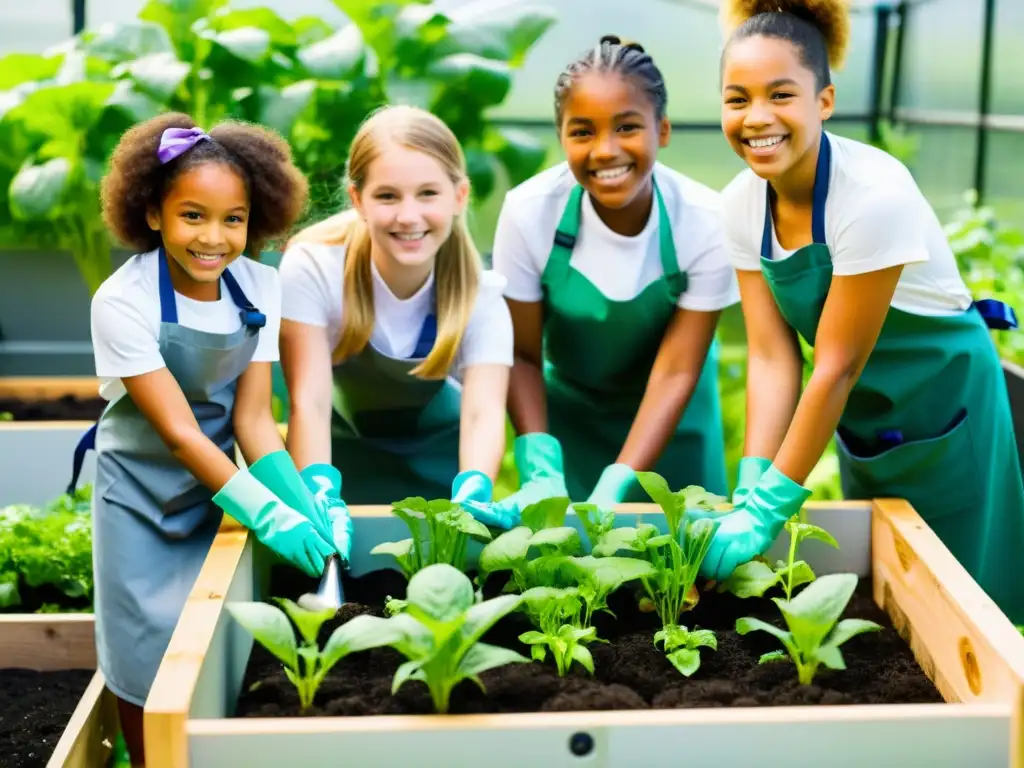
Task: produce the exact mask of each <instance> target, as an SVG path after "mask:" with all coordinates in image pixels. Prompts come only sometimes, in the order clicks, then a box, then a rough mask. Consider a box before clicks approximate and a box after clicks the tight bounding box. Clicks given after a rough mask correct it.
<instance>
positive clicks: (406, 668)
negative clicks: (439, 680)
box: [391, 659, 426, 696]
mask: <svg viewBox="0 0 1024 768" xmlns="http://www.w3.org/2000/svg"><path fill="white" fill-rule="evenodd" d="M425 661H426V659H411V660H410V661H407V662H405V663H404V664H402V665H401V666H400V667H399V668H398V670H397V671H396V672H395V676H394V678H392V680H391V695H392V696H394V695H395V694H396V693H398V689H399V688H401V687H402V686H403V685H405V684H406V683H407V682H408V681H409V680H421V681H423V682H426V675H424V674H423V664H424V662H425Z"/></svg>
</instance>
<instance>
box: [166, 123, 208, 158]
mask: <svg viewBox="0 0 1024 768" xmlns="http://www.w3.org/2000/svg"><path fill="white" fill-rule="evenodd" d="M203 139H207V140H209V141H212V139H211V138H210V136H209V135H208V134H205V133H203V129H202V128H168V129H167V130H166V131H164V132H163V134H162V135H161V136H160V146H159V147H158V148H157V150H156V156H157V157H158V158H159V159H160V163H161V164H163V163H169V162H171V160H173V159H174V158H176V157H178V156H179V155H183V154H184V153H186V152H188V151H189V150H190V149H192V147H194V146H195V145H196V144H198V143H199V142H200V141H202V140H203Z"/></svg>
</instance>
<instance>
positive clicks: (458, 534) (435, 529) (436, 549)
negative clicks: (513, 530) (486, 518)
mask: <svg viewBox="0 0 1024 768" xmlns="http://www.w3.org/2000/svg"><path fill="white" fill-rule="evenodd" d="M391 506H392V508H393V511H394V513H395V515H396V516H398V517H399V518H401V520H402V521H403V522H404V523H405V524H406V526H407V527H408V529H409V533H411V534H412V536H411V537H410V538H408V539H402V540H401V541H389V542H384V543H382V544H378V545H377V546H375V547H374V548H373V549H371V550H370V554H371V555H391V556H392V557H394V558H395V560H396V561H397V563H398V567H399V568H401V569H402V573H404V574H405V576H406V578H411V577H412V576H413V574H415V573H417V572H418V571H420V570H421V569H423V568H425V567H427V566H428V565H433V564H436V563H447V564H448V565H453V566H455V567H456V568H458V569H459V570H464V569H465V565H466V547H467V545H468V544H469V541H470V539H476V540H479V541H488V540H490V538H491V532H490V531H489V530H487V526H485V525H484V524H483V523H481V522H480V521H478V520H476V519H475V518H474V517H473V515H471V514H470V513H469V512H467V511H466V510H464V509H463V508H462V506H461V505H460V504H456V503H454V502H452V501H449V500H447V499H437V500H434V501H427V500H426V499H424V498H422V497H419V496H416V497H412V498H408V499H403V500H402V501H396V502H394V503H393V504H392V505H391Z"/></svg>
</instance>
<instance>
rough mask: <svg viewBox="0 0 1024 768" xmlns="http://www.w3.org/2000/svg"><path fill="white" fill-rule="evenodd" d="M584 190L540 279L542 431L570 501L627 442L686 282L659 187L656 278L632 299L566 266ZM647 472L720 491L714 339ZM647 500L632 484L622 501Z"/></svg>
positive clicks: (573, 198)
mask: <svg viewBox="0 0 1024 768" xmlns="http://www.w3.org/2000/svg"><path fill="white" fill-rule="evenodd" d="M583 194H584V191H583V188H582V187H580V186H577V187H575V188H574V189H573V191H572V193H571V194H570V196H569V201H568V203H567V204H566V207H565V211H564V212H563V214H562V219H561V221H560V222H559V225H558V229H557V231H556V232H555V242H554V247H553V248H552V249H551V255H550V257H549V258H548V263H547V266H546V267H545V268H544V274H543V275H542V276H541V284H542V286H543V289H544V300H545V306H544V312H545V317H544V349H545V358H546V359H545V365H544V377H545V380H546V383H547V401H548V431H549V432H550V434H552V435H553V436H554V437H556V438H557V439H558V440H559V441H560V442H561V444H562V448H563V455H564V457H565V479H566V487H567V489H568V491H569V495H570V497H571V498H573V499H575V500H578V501H583V500H585V499H586V498H587V497H588V496H589V495H590V493H591V491H593V489H594V486H595V485H596V484H597V481H598V479H599V478H600V476H601V472H602V471H603V470H604V469H605V467H607V466H608V465H609V464H614V463H615V460H616V458H617V457H618V454H619V451H620V450H621V449H622V446H623V444H624V443H625V442H626V436H627V435H628V433H629V430H630V428H631V427H632V425H633V419H634V418H635V417H636V414H637V410H638V409H639V407H640V401H641V400H642V399H643V395H644V388H645V387H646V386H647V379H648V377H649V375H650V373H651V368H652V367H653V365H654V360H655V357H656V356H657V354H658V348H659V346H660V345H661V341H662V338H663V337H664V335H665V331H666V329H667V328H668V325H669V322H670V321H671V319H672V316H673V315H674V313H675V311H676V307H677V301H678V300H679V297H680V296H681V295H682V294H683V292H684V291H685V290H686V286H687V276H686V273H685V272H680V270H679V262H678V260H677V258H676V249H675V243H674V241H673V238H672V225H671V222H670V221H669V218H668V214H667V212H666V211H665V203H664V201H663V200H662V197H661V193H660V192H659V191H658V187H657V184H655V185H654V198H655V201H656V204H657V211H658V236H659V239H660V250H661V263H662V268H663V270H664V275H663V276H662V277H661V278H659V279H658V280H656V281H655V282H653V283H651V284H650V285H648V286H647V287H646V288H645V289H644V290H643V291H642V292H641V293H640V295H638V296H637V297H636V298H634V299H630V300H628V301H612V300H611V299H609V298H607V297H606V296H605V295H604V294H602V293H601V292H600V291H599V290H598V289H597V287H595V286H594V284H593V283H591V282H590V280H588V279H587V278H586V277H585V276H584V275H583V274H581V273H580V272H578V271H576V270H575V269H573V267H572V266H571V265H570V264H569V261H570V259H571V258H572V249H573V247H574V246H575V243H576V238H577V236H578V234H579V228H580V209H581V206H582V203H583ZM608 257H609V258H615V254H614V253H609V254H608ZM653 470H654V471H655V472H658V473H659V474H660V475H662V476H663V477H664V478H665V479H666V480H667V481H668V484H669V486H670V487H672V488H682V487H683V486H686V485H690V484H695V485H701V486H703V487H704V488H707V489H708V490H710V491H713V492H715V493H721V494H724V493H725V492H726V480H725V440H724V437H723V432H722V413H721V406H720V403H719V396H718V342H717V341H714V342H712V345H711V347H710V349H709V351H708V355H707V360H706V361H705V364H704V368H703V371H702V373H701V376H700V379H699V380H698V384H697V387H696V389H695V391H694V393H693V397H692V398H691V400H690V402H689V404H688V405H687V408H686V410H685V411H684V412H683V415H682V417H681V419H680V421H679V424H678V425H677V426H676V430H675V433H674V435H673V436H672V438H671V440H670V442H669V443H668V445H667V446H666V447H665V450H664V452H663V453H662V454H661V457H660V458H659V459H658V462H657V464H656V465H655V466H654V467H653ZM649 500H650V499H649V498H648V497H647V494H646V493H644V491H643V490H642V489H640V488H639V487H634V488H633V489H632V491H631V492H630V494H629V495H628V496H627V498H626V499H625V501H627V502H629V501H649Z"/></svg>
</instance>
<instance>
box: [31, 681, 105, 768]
mask: <svg viewBox="0 0 1024 768" xmlns="http://www.w3.org/2000/svg"><path fill="white" fill-rule="evenodd" d="M119 728H120V720H119V718H118V714H117V699H115V698H114V694H113V693H111V692H110V691H109V690H108V689H107V683H106V680H105V679H104V677H103V673H102V672H100V671H99V670H97V671H96V673H95V674H94V675H93V677H92V680H90V681H89V687H88V688H86V689H85V693H84V694H83V695H82V698H81V699H80V700H79V702H78V706H77V707H75V711H74V712H73V713H72V714H71V719H70V720H68V724H67V725H66V726H65V727H64V732H63V733H62V734H61V737H60V740H59V741H58V742H57V746H56V747H54V749H53V753H52V754H51V755H50V759H49V760H48V761H47V763H46V768H96V766H102V765H106V764H107V759H108V758H109V757H110V755H111V753H113V751H114V740H115V739H116V738H117V732H118V729H119Z"/></svg>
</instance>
